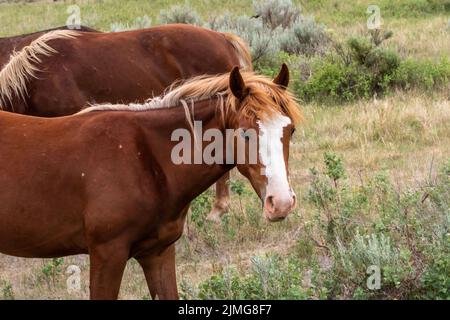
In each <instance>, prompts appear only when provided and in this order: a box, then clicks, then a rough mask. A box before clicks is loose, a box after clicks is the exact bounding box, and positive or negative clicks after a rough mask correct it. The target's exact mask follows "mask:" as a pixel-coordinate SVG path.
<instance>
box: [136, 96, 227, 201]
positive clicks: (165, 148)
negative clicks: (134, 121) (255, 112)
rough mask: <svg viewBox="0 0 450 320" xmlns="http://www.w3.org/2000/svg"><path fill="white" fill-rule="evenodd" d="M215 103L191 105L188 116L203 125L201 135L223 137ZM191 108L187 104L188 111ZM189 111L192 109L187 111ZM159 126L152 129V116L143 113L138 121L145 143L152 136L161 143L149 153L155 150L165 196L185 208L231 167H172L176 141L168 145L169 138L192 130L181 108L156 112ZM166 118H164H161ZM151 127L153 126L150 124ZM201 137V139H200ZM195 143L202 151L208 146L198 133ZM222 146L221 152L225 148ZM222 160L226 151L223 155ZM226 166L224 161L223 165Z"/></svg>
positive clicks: (192, 147) (150, 139)
mask: <svg viewBox="0 0 450 320" xmlns="http://www.w3.org/2000/svg"><path fill="white" fill-rule="evenodd" d="M216 104H217V101H216V100H209V101H200V102H196V103H195V104H194V108H193V110H194V111H193V112H192V110H191V112H190V116H191V117H192V118H193V119H192V120H193V121H200V122H201V123H202V127H203V132H205V131H206V130H208V129H211V128H215V129H219V130H220V131H221V132H222V133H223V136H224V137H225V128H224V127H223V125H222V124H221V121H220V119H218V117H217V114H216ZM190 106H191V105H190V104H189V107H190ZM189 109H191V108H189ZM157 113H158V115H157V116H158V124H157V128H155V123H154V120H155V119H154V114H155V113H154V112H143V113H141V115H140V116H141V118H142V119H143V122H142V128H143V131H144V132H146V136H147V138H146V140H147V141H150V142H151V141H155V135H158V136H159V137H158V139H160V140H161V141H160V142H159V143H156V144H159V147H157V148H155V146H153V147H152V150H158V151H156V152H155V153H157V154H156V155H155V156H156V157H159V158H158V159H157V161H158V163H159V166H160V167H161V168H162V170H163V172H164V175H165V178H166V179H165V181H166V182H167V188H168V194H170V195H171V196H173V199H174V200H175V201H176V202H179V203H177V206H180V207H184V206H186V205H187V204H189V203H190V202H191V201H192V200H193V199H194V198H195V197H197V196H198V195H200V194H201V193H203V192H204V191H205V190H206V189H208V188H209V187H210V186H211V185H212V184H214V183H215V182H216V181H217V180H218V179H219V178H220V177H222V176H223V175H224V174H225V173H226V172H228V171H229V170H231V169H232V168H233V167H234V165H226V164H212V165H208V164H206V163H204V162H203V161H201V164H181V165H180V164H178V165H177V164H175V163H174V162H173V161H172V159H171V157H170V155H171V151H172V149H173V147H174V146H176V145H177V144H179V141H170V137H171V134H172V133H173V131H174V130H176V129H185V130H188V131H189V132H190V133H191V136H192V130H191V126H190V125H189V124H188V121H187V119H186V114H185V111H184V109H183V108H182V107H177V108H169V109H166V110H164V109H161V110H158V112H157ZM164 115H166V116H164ZM152 123H153V124H152ZM199 135H200V136H199ZM196 139H197V140H196V141H197V143H200V142H201V143H202V145H203V148H202V150H203V149H204V147H205V146H206V145H208V144H209V143H210V142H203V140H202V136H201V133H200V134H197V135H196ZM191 140H192V145H191V150H192V153H194V145H193V143H194V139H191ZM225 147H226V146H225V143H224V148H225ZM223 155H224V156H225V149H224V152H223ZM224 163H225V161H224Z"/></svg>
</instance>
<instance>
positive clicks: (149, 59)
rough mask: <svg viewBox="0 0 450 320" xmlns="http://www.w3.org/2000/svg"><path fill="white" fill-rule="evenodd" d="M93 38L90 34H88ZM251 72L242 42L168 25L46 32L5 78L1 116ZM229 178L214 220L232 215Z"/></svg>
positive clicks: (71, 108)
mask: <svg viewBox="0 0 450 320" xmlns="http://www.w3.org/2000/svg"><path fill="white" fill-rule="evenodd" d="M91 31H92V30H91ZM236 65H240V66H241V68H243V69H244V70H249V71H250V70H251V69H252V61H251V57H250V53H249V49H248V47H247V45H246V44H245V43H244V42H243V41H242V39H240V38H239V37H237V36H235V35H233V34H228V33H220V32H215V31H211V30H208V29H204V28H199V27H195V26H190V25H180V24H175V25H165V26H158V27H153V28H149V29H144V30H135V31H127V32H117V33H100V32H76V31H70V30H56V31H52V32H47V33H45V34H43V35H42V36H41V37H39V38H38V39H36V40H35V41H33V42H32V43H31V44H30V45H29V46H27V47H25V48H23V49H22V50H21V51H18V52H17V53H15V54H14V55H13V56H12V57H11V59H10V61H9V62H8V63H7V64H6V65H5V66H4V67H3V69H2V70H1V71H0V109H1V108H2V106H3V110H6V111H12V112H15V113H22V114H27V115H34V116H40V117H55V116H64V115H71V114H74V113H76V112H78V111H80V110H81V109H83V108H86V107H88V106H89V105H90V104H99V103H136V102H138V103H139V102H140V103H142V102H144V101H145V100H146V99H148V98H149V97H154V96H157V95H160V94H161V93H163V91H164V90H165V89H166V88H167V87H168V86H169V85H171V84H172V83H173V82H175V81H176V80H182V79H188V78H191V77H193V76H198V75H204V74H210V75H215V74H219V73H220V74H221V73H226V72H230V71H231V69H232V68H233V67H234V66H236ZM228 179H229V173H227V174H226V175H225V176H224V178H223V179H220V180H219V181H218V183H217V185H216V194H217V196H216V202H215V204H214V207H213V209H212V211H211V213H210V215H209V217H210V219H211V220H218V217H220V216H221V215H222V214H224V213H225V212H226V210H227V207H228V203H229V188H228V185H227V181H228Z"/></svg>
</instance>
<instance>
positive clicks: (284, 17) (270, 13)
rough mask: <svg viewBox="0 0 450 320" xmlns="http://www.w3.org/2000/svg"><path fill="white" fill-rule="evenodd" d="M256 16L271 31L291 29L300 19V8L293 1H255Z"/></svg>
mask: <svg viewBox="0 0 450 320" xmlns="http://www.w3.org/2000/svg"><path fill="white" fill-rule="evenodd" d="M253 9H254V11H255V13H256V16H257V17H259V18H260V19H262V21H263V23H264V24H265V25H266V26H268V27H269V28H270V29H272V30H275V29H277V28H278V27H280V26H281V27H282V28H283V29H287V28H290V27H291V26H292V25H293V24H294V22H296V21H297V20H298V18H300V8H299V7H297V6H295V5H294V4H293V3H292V1H291V0H254V1H253Z"/></svg>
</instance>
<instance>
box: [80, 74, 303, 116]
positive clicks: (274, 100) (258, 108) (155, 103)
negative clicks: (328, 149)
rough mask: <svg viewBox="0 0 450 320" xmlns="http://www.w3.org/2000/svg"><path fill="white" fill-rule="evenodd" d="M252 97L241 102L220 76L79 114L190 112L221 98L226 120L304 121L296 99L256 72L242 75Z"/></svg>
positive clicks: (199, 79) (191, 80) (185, 83)
mask: <svg viewBox="0 0 450 320" xmlns="http://www.w3.org/2000/svg"><path fill="white" fill-rule="evenodd" d="M242 77H243V79H244V82H245V85H246V86H247V88H248V92H249V93H248V95H247V97H246V98H245V99H244V100H243V101H238V99H236V98H235V97H234V96H233V94H232V93H231V90H230V88H229V79H230V74H229V73H226V74H222V75H217V76H198V77H194V78H191V79H189V80H187V81H185V82H182V83H180V84H177V86H176V87H174V86H172V87H171V88H169V91H168V92H167V93H165V94H163V95H161V96H158V97H155V98H153V99H150V100H148V101H147V102H145V103H143V104H128V105H123V104H103V105H93V106H91V107H89V108H86V109H84V110H82V111H80V112H79V113H78V114H82V113H87V112H92V111H106V110H116V111H146V110H151V109H159V108H168V107H173V106H178V105H180V104H181V105H182V106H183V107H184V108H185V110H186V111H188V104H190V103H192V102H195V101H202V100H207V99H211V98H214V97H218V98H219V99H221V100H222V99H223V101H224V103H223V104H221V105H224V108H223V109H222V112H223V114H224V117H226V116H227V114H236V112H239V113H240V115H242V116H244V117H249V118H254V117H256V118H258V119H265V118H268V117H270V115H271V114H273V113H282V114H286V115H287V116H289V117H290V118H291V120H292V121H293V122H294V123H298V122H299V121H300V120H301V113H300V108H299V105H298V103H297V101H296V99H295V98H294V96H293V95H292V94H291V93H290V92H289V91H288V90H286V89H283V88H281V87H280V86H278V85H276V84H275V83H273V82H272V81H271V80H270V79H268V78H267V77H265V76H261V75H256V74H255V73H253V72H248V71H247V72H246V71H244V72H242Z"/></svg>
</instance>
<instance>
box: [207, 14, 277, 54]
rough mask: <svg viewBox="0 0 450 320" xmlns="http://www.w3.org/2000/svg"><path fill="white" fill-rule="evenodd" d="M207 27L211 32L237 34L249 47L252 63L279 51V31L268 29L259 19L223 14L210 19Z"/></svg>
mask: <svg viewBox="0 0 450 320" xmlns="http://www.w3.org/2000/svg"><path fill="white" fill-rule="evenodd" d="M207 26H208V27H209V28H210V29H212V30H216V31H220V32H231V33H234V34H237V35H238V36H240V37H241V38H242V39H244V40H245V41H246V42H247V43H248V45H249V46H250V50H251V53H252V58H253V61H254V62H257V61H259V60H262V59H265V58H267V57H268V56H270V55H273V54H275V53H276V52H277V51H278V50H279V43H278V40H277V39H278V38H279V37H278V36H279V29H276V30H271V29H268V28H267V27H266V26H265V25H264V23H263V22H262V20H260V19H256V18H250V17H248V16H240V17H233V16H231V15H230V14H225V15H223V16H220V17H216V18H214V19H211V21H210V22H209V24H208V25H207Z"/></svg>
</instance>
